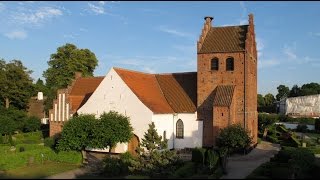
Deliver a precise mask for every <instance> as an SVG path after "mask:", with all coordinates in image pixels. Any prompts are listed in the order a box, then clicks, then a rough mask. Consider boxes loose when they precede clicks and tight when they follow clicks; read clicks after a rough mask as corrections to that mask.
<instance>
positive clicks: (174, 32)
mask: <svg viewBox="0 0 320 180" xmlns="http://www.w3.org/2000/svg"><path fill="white" fill-rule="evenodd" d="M159 30H160V31H162V32H165V33H169V34H172V35H175V36H180V37H193V36H192V34H189V33H185V32H181V31H178V30H176V29H170V28H167V27H164V26H161V27H159Z"/></svg>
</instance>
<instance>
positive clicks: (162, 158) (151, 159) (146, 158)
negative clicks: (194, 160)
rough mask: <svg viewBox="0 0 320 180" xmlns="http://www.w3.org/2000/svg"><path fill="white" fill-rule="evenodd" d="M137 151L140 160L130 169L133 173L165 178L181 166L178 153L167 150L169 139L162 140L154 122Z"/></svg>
mask: <svg viewBox="0 0 320 180" xmlns="http://www.w3.org/2000/svg"><path fill="white" fill-rule="evenodd" d="M160 149H161V150H160ZM137 151H138V160H137V161H135V162H134V163H132V164H131V165H130V167H129V169H130V171H133V172H138V173H143V174H147V175H149V176H151V177H155V178H163V176H164V177H168V175H169V174H172V173H173V172H174V171H175V170H177V168H179V165H180V164H181V163H180V162H181V161H180V159H179V157H178V156H177V155H176V152H175V151H170V150H168V149H167V139H166V140H162V137H161V136H160V135H159V134H158V133H157V130H156V129H155V124H154V123H153V122H152V123H151V124H149V129H148V131H147V132H145V134H144V138H142V143H139V147H138V148H137ZM161 176H162V177H161Z"/></svg>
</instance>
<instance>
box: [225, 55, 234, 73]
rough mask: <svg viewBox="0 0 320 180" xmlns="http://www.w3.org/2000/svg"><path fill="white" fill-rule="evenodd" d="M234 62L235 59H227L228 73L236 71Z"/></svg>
mask: <svg viewBox="0 0 320 180" xmlns="http://www.w3.org/2000/svg"><path fill="white" fill-rule="evenodd" d="M233 61H234V60H233V57H229V58H227V60H226V64H227V66H226V70H227V71H233V70H234V62H233Z"/></svg>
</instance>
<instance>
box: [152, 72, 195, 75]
mask: <svg viewBox="0 0 320 180" xmlns="http://www.w3.org/2000/svg"><path fill="white" fill-rule="evenodd" d="M191 73H197V72H196V71H192V72H191V71H189V72H173V73H158V74H157V75H173V74H191Z"/></svg>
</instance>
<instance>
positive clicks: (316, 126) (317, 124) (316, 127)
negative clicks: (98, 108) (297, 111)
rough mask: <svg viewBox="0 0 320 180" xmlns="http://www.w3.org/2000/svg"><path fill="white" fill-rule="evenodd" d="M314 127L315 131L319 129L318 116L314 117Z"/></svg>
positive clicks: (319, 120) (319, 119)
mask: <svg viewBox="0 0 320 180" xmlns="http://www.w3.org/2000/svg"><path fill="white" fill-rule="evenodd" d="M314 129H315V130H316V131H320V118H317V119H315V122H314Z"/></svg>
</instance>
